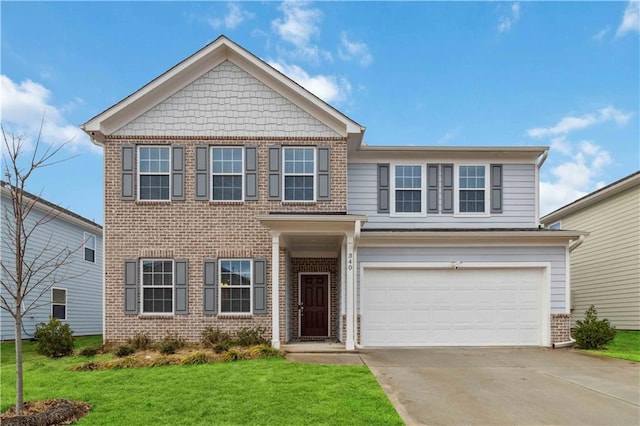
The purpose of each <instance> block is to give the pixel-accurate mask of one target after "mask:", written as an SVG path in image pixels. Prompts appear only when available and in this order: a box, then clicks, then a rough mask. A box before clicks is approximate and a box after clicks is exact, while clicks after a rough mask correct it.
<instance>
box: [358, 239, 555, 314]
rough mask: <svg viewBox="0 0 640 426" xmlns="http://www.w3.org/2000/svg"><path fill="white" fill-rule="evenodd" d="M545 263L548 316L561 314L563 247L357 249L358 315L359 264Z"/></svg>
mask: <svg viewBox="0 0 640 426" xmlns="http://www.w3.org/2000/svg"><path fill="white" fill-rule="evenodd" d="M453 261H461V262H463V263H464V262H489V263H506V262H514V263H516V262H545V263H547V262H548V263H550V264H551V277H550V281H551V293H550V294H551V313H564V312H565V303H566V289H565V281H566V280H565V276H566V269H565V247H562V246H545V247H360V248H359V249H358V271H357V274H358V312H360V265H361V264H362V263H363V262H381V263H389V262H393V263H401V262H411V263H429V262H431V263H434V262H435V263H442V262H453Z"/></svg>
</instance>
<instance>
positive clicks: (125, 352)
mask: <svg viewBox="0 0 640 426" xmlns="http://www.w3.org/2000/svg"><path fill="white" fill-rule="evenodd" d="M135 351H136V350H135V349H133V347H132V346H130V345H120V346H116V348H115V349H114V350H113V354H114V355H115V356H117V357H118V358H122V357H125V356H129V355H131V354H132V353H134V352H135Z"/></svg>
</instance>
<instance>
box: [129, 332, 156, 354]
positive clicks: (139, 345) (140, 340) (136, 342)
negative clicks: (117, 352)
mask: <svg viewBox="0 0 640 426" xmlns="http://www.w3.org/2000/svg"><path fill="white" fill-rule="evenodd" d="M127 343H129V344H130V345H131V346H132V347H133V348H134V349H135V350H138V351H140V350H142V351H143V350H145V349H149V346H151V339H150V338H149V335H148V334H147V333H136V334H134V335H133V337H132V338H131V339H129V340H127Z"/></svg>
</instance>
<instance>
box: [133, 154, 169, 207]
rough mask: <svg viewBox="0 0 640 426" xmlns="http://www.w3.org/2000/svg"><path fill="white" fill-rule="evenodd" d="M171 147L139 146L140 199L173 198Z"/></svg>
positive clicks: (163, 199)
mask: <svg viewBox="0 0 640 426" xmlns="http://www.w3.org/2000/svg"><path fill="white" fill-rule="evenodd" d="M170 181H171V147H169V146H139V147H138V199H140V200H152V201H165V200H167V201H168V200H170V199H171V184H170Z"/></svg>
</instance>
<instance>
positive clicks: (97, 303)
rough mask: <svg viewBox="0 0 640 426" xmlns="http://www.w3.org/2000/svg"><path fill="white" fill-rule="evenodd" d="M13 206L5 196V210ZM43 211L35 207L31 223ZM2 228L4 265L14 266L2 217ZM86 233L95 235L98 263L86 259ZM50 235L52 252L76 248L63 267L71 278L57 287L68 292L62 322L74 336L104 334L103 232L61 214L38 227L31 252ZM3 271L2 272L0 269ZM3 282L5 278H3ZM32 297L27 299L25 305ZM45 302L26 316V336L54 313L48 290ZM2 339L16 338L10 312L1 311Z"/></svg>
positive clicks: (3, 204) (3, 205) (24, 334)
mask: <svg viewBox="0 0 640 426" xmlns="http://www.w3.org/2000/svg"><path fill="white" fill-rule="evenodd" d="M5 208H7V209H8V208H11V207H10V201H9V200H8V199H7V198H5V197H2V209H5ZM42 214H43V213H42V212H41V211H39V210H36V209H34V210H33V211H32V213H31V215H30V217H29V221H28V222H29V223H33V222H34V221H35V220H37V218H39V217H42ZM2 221H3V223H2V231H0V236H1V240H2V244H1V247H0V249H1V255H2V262H3V264H5V265H7V266H8V267H9V268H15V266H14V265H15V260H14V258H13V257H12V252H11V249H10V245H9V244H10V243H11V242H10V241H7V238H6V234H5V226H6V224H5V223H4V221H5V218H4V217H3V218H2ZM84 232H87V233H89V234H92V235H95V236H96V252H95V263H91V262H87V261H85V260H84V249H83V247H82V243H83V241H84V234H83V233H84ZM49 238H51V243H50V247H51V248H52V251H57V250H60V249H62V248H65V247H68V248H69V249H71V250H75V249H76V248H78V247H80V249H78V250H77V251H76V252H75V253H73V254H72V256H71V260H70V263H69V265H68V266H67V267H66V268H64V269H61V270H60V273H63V272H65V274H66V276H68V277H71V278H70V279H68V280H66V281H64V282H61V283H59V284H56V285H55V286H54V287H55V288H61V289H65V290H66V291H67V308H66V316H67V319H66V320H65V321H63V322H64V323H67V324H69V325H70V326H71V329H72V330H73V332H74V335H76V336H81V335H93V334H102V259H103V254H102V235H101V233H97V230H96V229H95V228H93V227H91V226H90V225H89V224H87V226H86V227H85V226H81V225H79V224H78V223H77V222H75V221H74V222H73V223H72V222H71V221H66V220H64V219H63V218H62V217H58V218H55V219H54V220H52V221H50V222H49V223H47V224H45V225H42V226H41V227H39V229H38V231H37V232H35V233H34V234H33V236H32V237H31V239H30V248H31V250H29V251H28V253H30V254H31V255H32V256H33V255H34V253H38V252H39V251H40V250H41V249H42V248H43V247H45V246H46V244H47V241H48V240H49ZM0 273H1V272H0ZM2 279H3V281H4V280H5V279H6V277H4V276H3V277H2ZM0 291H1V292H2V294H3V296H5V297H7V296H8V295H7V294H6V291H5V290H4V288H0ZM32 300H33V299H28V300H26V301H25V305H27V306H28V304H29V303H30V302H31V301H32ZM40 301H41V302H46V304H45V306H41V307H39V308H36V309H35V310H34V311H31V312H30V313H29V314H27V316H25V317H24V318H23V334H22V337H23V338H31V337H33V333H34V331H35V327H36V325H37V324H38V323H40V322H46V321H48V320H49V317H50V316H51V304H50V302H51V291H50V290H49V291H48V292H47V293H46V294H45V295H44V296H43V297H42V298H41V299H40ZM0 315H1V317H0V333H1V334H0V338H1V339H2V340H13V339H14V338H15V332H14V320H13V317H11V315H9V313H7V312H6V311H4V310H0Z"/></svg>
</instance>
